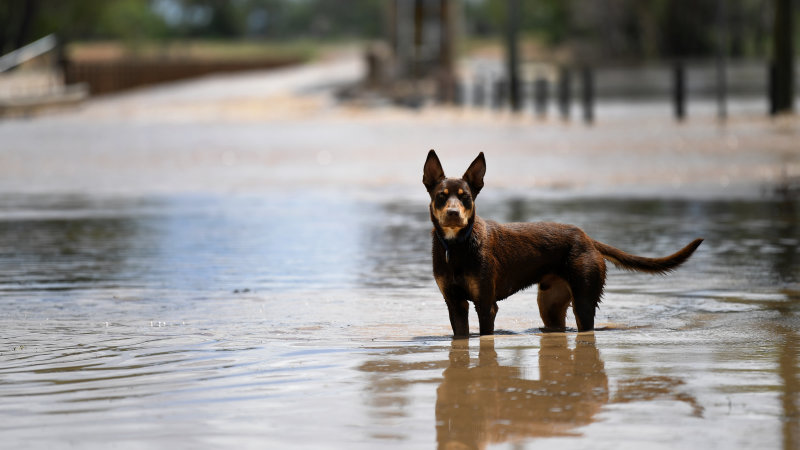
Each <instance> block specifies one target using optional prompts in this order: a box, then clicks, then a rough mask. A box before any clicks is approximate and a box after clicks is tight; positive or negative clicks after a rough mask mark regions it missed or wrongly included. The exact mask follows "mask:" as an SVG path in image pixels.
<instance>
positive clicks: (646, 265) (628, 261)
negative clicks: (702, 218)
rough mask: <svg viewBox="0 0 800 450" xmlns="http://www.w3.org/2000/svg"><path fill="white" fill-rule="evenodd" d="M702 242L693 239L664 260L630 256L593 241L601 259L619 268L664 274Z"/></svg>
mask: <svg viewBox="0 0 800 450" xmlns="http://www.w3.org/2000/svg"><path fill="white" fill-rule="evenodd" d="M702 242H703V240H702V239H695V240H693V241H692V242H691V243H690V244H689V245H687V246H686V247H683V248H682V249H680V250H678V251H677V252H675V253H673V254H672V255H669V256H666V257H664V258H645V257H643V256H636V255H631V254H630V253H625V252H623V251H622V250H620V249H618V248H614V247H612V246H610V245H607V244H604V243H602V242H599V241H594V248H596V249H597V250H598V251H599V252H600V253H602V255H603V258H605V259H607V260H609V261H611V262H612V263H614V265H616V266H617V267H619V268H622V269H625V270H637V271H640V272H647V273H656V274H665V273H667V272H671V271H672V270H675V269H676V268H677V267H678V266H680V265H681V264H683V263H684V262H686V260H687V259H689V257H690V256H692V253H694V251H695V250H697V247H699V246H700V244H701V243H702Z"/></svg>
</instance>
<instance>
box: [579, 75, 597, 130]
mask: <svg viewBox="0 0 800 450" xmlns="http://www.w3.org/2000/svg"><path fill="white" fill-rule="evenodd" d="M581 82H582V83H581V84H582V86H581V88H582V89H581V97H582V100H583V102H582V103H583V120H584V121H585V122H586V123H587V124H589V125H591V124H592V122H594V75H593V74H592V68H591V67H588V66H587V67H584V68H583V70H582V71H581Z"/></svg>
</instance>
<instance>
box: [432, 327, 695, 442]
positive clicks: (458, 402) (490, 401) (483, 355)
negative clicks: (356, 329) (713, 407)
mask: <svg viewBox="0 0 800 450" xmlns="http://www.w3.org/2000/svg"><path fill="white" fill-rule="evenodd" d="M526 375H527V377H526ZM533 375H534V374H525V373H524V371H523V369H521V368H520V367H518V366H516V365H513V366H504V365H500V364H499V363H498V361H497V352H496V351H495V348H494V339H493V338H482V339H481V341H480V350H479V353H478V361H477V364H474V362H473V361H472V360H471V358H470V355H469V341H466V340H454V341H453V342H452V346H451V348H450V365H449V367H448V368H447V369H445V370H444V373H443V376H444V380H443V381H442V383H441V385H440V386H439V388H438V390H437V391H436V438H437V441H438V444H439V448H483V447H485V446H486V445H487V444H490V443H500V442H507V441H512V442H513V441H520V440H523V439H525V438H531V437H548V436H565V435H577V434H578V433H577V432H575V431H574V429H575V428H576V427H580V426H583V425H588V424H589V423H591V422H592V421H593V417H594V415H595V414H596V413H597V412H598V411H599V410H600V408H601V407H602V406H603V405H604V404H606V403H608V402H609V389H608V378H607V376H606V373H605V369H604V365H603V361H602V360H601V359H600V352H599V351H598V350H597V348H596V347H595V340H594V335H593V334H583V333H581V334H578V335H577V337H576V342H575V348H574V349H570V348H569V346H568V344H567V335H565V334H545V335H543V336H542V340H541V349H540V350H539V373H538V379H533V378H535V377H534V376H533ZM681 383H682V382H681V381H680V380H677V379H673V378H669V377H654V378H648V379H634V380H627V381H621V382H620V384H619V387H620V389H619V390H618V392H617V398H616V399H615V400H614V401H615V402H622V403H624V402H628V401H634V400H636V401H641V400H649V399H653V398H657V397H658V398H664V397H669V398H674V399H676V400H681V401H686V402H687V403H689V404H690V405H691V406H692V407H693V409H694V412H695V414H696V415H699V414H700V413H701V412H702V408H701V407H700V406H699V405H697V403H696V401H695V400H694V399H693V398H692V397H690V396H688V395H685V394H675V393H674V392H673V390H674V387H675V386H677V385H679V384H681Z"/></svg>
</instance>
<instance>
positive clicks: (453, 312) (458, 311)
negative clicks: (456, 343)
mask: <svg viewBox="0 0 800 450" xmlns="http://www.w3.org/2000/svg"><path fill="white" fill-rule="evenodd" d="M444 301H445V302H446V303H447V310H448V311H449V312H450V326H451V327H452V328H453V337H454V338H465V337H469V303H468V302H467V300H466V299H465V298H458V297H455V298H454V297H452V296H448V295H445V297H444Z"/></svg>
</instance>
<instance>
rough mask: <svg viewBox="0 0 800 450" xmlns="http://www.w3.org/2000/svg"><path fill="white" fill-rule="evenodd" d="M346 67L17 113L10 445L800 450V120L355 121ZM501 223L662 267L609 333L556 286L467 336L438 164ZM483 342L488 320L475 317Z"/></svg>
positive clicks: (3, 288)
mask: <svg viewBox="0 0 800 450" xmlns="http://www.w3.org/2000/svg"><path fill="white" fill-rule="evenodd" d="M358 74H359V67H358V64H356V63H355V62H353V61H350V60H345V61H331V62H327V63H322V64H319V65H313V66H308V67H302V68H297V69H289V70H284V71H280V72H276V73H262V74H248V75H239V76H230V77H219V78H208V79H204V80H198V81H192V82H186V83H181V84H178V85H174V86H170V87H159V88H154V89H147V90H141V91H137V92H131V93H128V94H124V95H120V96H115V97H106V98H103V99H98V100H94V101H92V102H90V103H89V104H88V105H86V107H85V108H84V109H82V110H80V111H73V112H65V113H61V114H57V115H50V116H44V117H38V118H32V119H28V120H11V121H5V122H0V137H1V138H2V144H0V311H2V314H0V405H1V406H2V407H0V434H2V436H3V445H5V446H9V447H13V448H54V447H77V448H108V447H112V446H113V447H120V448H141V447H175V448H217V447H222V446H226V447H231V446H237V447H242V448H364V449H367V448H369V449H372V448H376V447H383V446H392V447H398V448H432V447H436V446H438V447H439V448H495V447H500V448H545V447H548V448H549V447H552V446H558V447H559V448H576V449H579V448H586V447H588V446H591V447H592V448H608V449H611V448H615V449H616V448H620V447H623V448H625V447H634V446H635V447H646V448H698V449H705V448H756V447H757V448H783V449H794V448H797V447H798V446H799V445H800V361H798V358H800V258H799V257H798V251H797V248H798V244H800V202H798V200H797V198H796V197H794V196H793V195H792V192H791V189H788V190H787V189H786V186H789V187H791V180H792V177H795V176H797V175H798V169H797V167H798V166H797V164H798V151H797V146H796V142H797V133H798V127H797V124H798V123H797V121H796V119H792V118H788V119H787V118H784V119H781V120H778V121H767V120H765V119H762V118H758V117H741V118H735V119H733V120H731V121H729V122H728V123H727V124H726V125H724V126H720V125H718V124H717V123H716V122H714V121H712V120H711V119H707V118H698V119H696V120H689V121H688V122H687V123H685V124H682V125H675V124H673V123H672V122H670V121H668V120H664V119H662V118H659V117H652V116H648V115H646V114H643V115H642V114H639V113H637V110H636V109H631V111H630V113H629V114H622V115H619V114H618V115H616V116H615V117H614V119H613V120H611V119H609V121H608V122H605V123H604V122H603V121H602V120H601V121H600V122H599V123H598V124H596V125H595V126H593V127H590V128H587V127H584V126H582V125H579V124H563V123H560V122H557V123H556V122H546V121H545V122H539V121H536V120H534V119H530V118H525V117H520V118H513V117H505V116H501V117H498V116H494V115H491V114H490V113H488V112H477V111H454V110H446V109H430V110H424V111H422V112H409V111H398V110H394V109H391V108H388V107H384V108H377V109H363V108H356V107H345V106H341V105H337V104H336V103H335V102H333V100H332V97H331V95H330V94H331V86H332V85H336V84H341V83H345V82H348V81H352V80H353V79H355V78H357V76H358ZM429 148H436V149H437V152H438V153H439V154H440V156H441V157H442V160H443V163H444V166H445V170H446V171H448V173H449V174H452V175H459V174H461V173H462V172H463V170H464V169H465V168H466V165H467V164H468V163H469V161H471V160H472V158H474V156H475V154H476V153H477V152H478V151H485V152H486V156H487V163H488V171H487V175H486V187H485V188H484V190H483V192H482V193H481V196H480V197H479V199H478V202H477V208H478V211H479V212H480V214H481V215H482V216H484V217H486V218H492V219H496V220H500V221H536V220H552V221H559V222H566V223H572V224H575V225H578V226H580V227H582V228H584V229H585V230H586V231H587V232H588V233H589V234H590V235H591V236H592V237H594V238H596V239H598V240H601V241H604V242H607V243H609V244H611V245H614V246H617V247H620V248H622V249H625V250H627V251H630V252H633V253H637V254H641V255H645V256H661V255H666V254H669V253H672V252H673V251H675V250H677V249H679V248H680V247H682V246H684V245H685V244H686V243H688V242H689V241H691V240H692V239H694V238H695V237H703V238H705V239H706V240H705V242H704V243H703V245H702V246H701V247H700V248H699V249H698V251H697V253H696V254H695V255H694V256H693V257H692V259H691V260H690V261H689V262H688V263H687V264H686V265H685V266H683V267H681V268H680V269H679V270H678V271H676V272H675V273H673V274H671V275H669V276H666V277H654V276H649V275H645V274H637V273H628V272H624V271H620V270H616V269H610V270H609V276H608V282H607V289H606V295H605V297H604V301H603V303H602V304H601V307H600V309H599V311H598V316H597V323H598V327H599V329H598V330H597V331H595V332H591V333H580V334H578V333H576V332H575V331H574V320H573V319H572V316H571V314H570V315H569V316H568V324H569V325H570V326H571V327H573V329H572V330H571V331H569V332H567V333H552V334H543V333H542V332H541V331H540V330H539V327H540V326H541V325H542V324H541V321H540V319H539V315H538V312H537V311H536V289H535V288H532V289H530V290H529V291H526V292H522V293H519V294H517V295H515V296H512V297H511V298H509V299H508V300H505V301H503V302H501V303H500V305H499V306H500V311H499V314H498V319H497V329H498V333H497V335H496V336H493V337H480V338H479V337H477V336H473V337H472V338H471V339H469V340H460V341H453V340H451V339H450V335H451V332H450V327H449V322H448V319H447V309H446V307H445V305H444V302H443V301H442V299H441V296H440V295H439V293H438V291H437V288H436V285H435V283H434V281H433V278H432V275H431V266H430V245H431V235H430V223H429V218H428V211H427V202H428V199H427V196H426V193H425V191H424V187H423V186H422V183H421V178H422V174H421V171H422V163H423V161H424V157H425V154H426V153H427V150H428V149H429ZM470 319H471V323H472V330H473V332H477V316H476V314H475V313H471V316H470Z"/></svg>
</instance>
